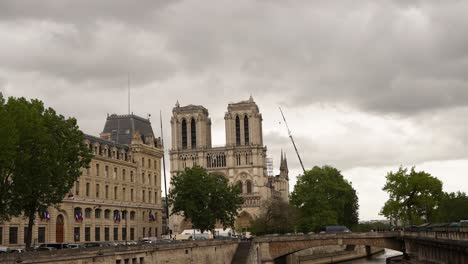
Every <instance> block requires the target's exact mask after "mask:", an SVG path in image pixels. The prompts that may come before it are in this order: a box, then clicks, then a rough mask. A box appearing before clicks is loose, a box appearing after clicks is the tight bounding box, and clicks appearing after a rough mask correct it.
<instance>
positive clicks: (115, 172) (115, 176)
mask: <svg viewBox="0 0 468 264" xmlns="http://www.w3.org/2000/svg"><path fill="white" fill-rule="evenodd" d="M117 177H118V173H117V168H116V167H114V179H117Z"/></svg>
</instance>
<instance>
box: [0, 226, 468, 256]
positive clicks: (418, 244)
mask: <svg viewBox="0 0 468 264" xmlns="http://www.w3.org/2000/svg"><path fill="white" fill-rule="evenodd" d="M329 245H346V246H347V248H350V249H352V248H353V246H356V245H364V246H366V250H368V252H370V249H371V247H378V248H388V249H394V250H398V251H401V252H403V253H405V256H406V257H407V259H409V260H410V261H412V260H415V261H417V262H422V263H453V264H468V233H460V232H448V233H447V232H417V233H416V232H382V233H380V232H371V233H349V234H314V235H293V236H263V237H256V238H255V239H254V240H253V241H251V242H250V243H245V242H240V243H239V241H238V240H236V239H230V240H198V241H197V240H196V241H182V242H177V241H173V242H170V243H155V244H143V245H134V246H119V247H102V248H84V249H63V250H56V251H50V252H25V253H13V254H0V263H12V264H17V263H70V264H85V263H105V264H126V263H167V264H170V263H174V264H176V263H223V264H228V263H231V262H232V261H233V260H234V262H236V261H235V260H236V255H238V253H241V255H242V261H241V262H239V263H243V264H244V263H253V264H262V263H288V264H292V263H295V262H294V259H293V258H292V256H293V253H295V252H298V251H301V250H303V249H307V248H313V247H320V246H329ZM246 247H247V248H246Z"/></svg>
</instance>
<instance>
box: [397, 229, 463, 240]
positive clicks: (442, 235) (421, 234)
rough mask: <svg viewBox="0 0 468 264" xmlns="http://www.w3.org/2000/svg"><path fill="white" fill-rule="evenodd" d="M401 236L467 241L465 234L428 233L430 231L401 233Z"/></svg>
mask: <svg viewBox="0 0 468 264" xmlns="http://www.w3.org/2000/svg"><path fill="white" fill-rule="evenodd" d="M400 235H401V236H406V237H415V238H416V237H419V238H433V239H446V240H465V241H468V233H467V232H430V231H420V232H408V231H401V234H400Z"/></svg>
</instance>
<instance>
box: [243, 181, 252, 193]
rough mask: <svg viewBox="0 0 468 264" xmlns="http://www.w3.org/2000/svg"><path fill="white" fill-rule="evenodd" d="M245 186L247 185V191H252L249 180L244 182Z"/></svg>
mask: <svg viewBox="0 0 468 264" xmlns="http://www.w3.org/2000/svg"><path fill="white" fill-rule="evenodd" d="M245 185H246V187H247V193H252V182H251V181H247V182H246V183H245Z"/></svg>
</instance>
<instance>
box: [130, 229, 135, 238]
mask: <svg viewBox="0 0 468 264" xmlns="http://www.w3.org/2000/svg"><path fill="white" fill-rule="evenodd" d="M130 240H135V228H130Z"/></svg>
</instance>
